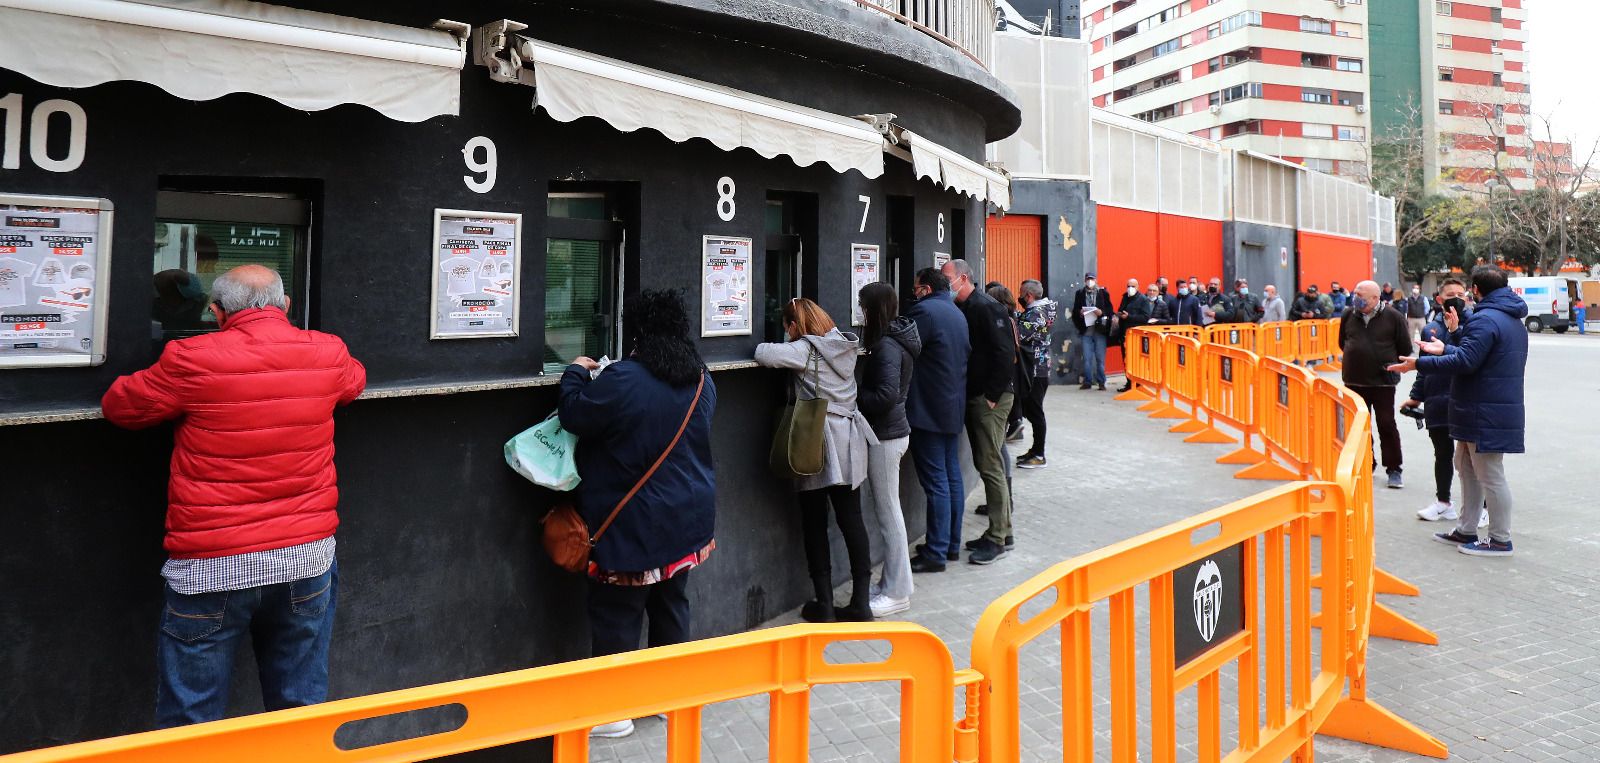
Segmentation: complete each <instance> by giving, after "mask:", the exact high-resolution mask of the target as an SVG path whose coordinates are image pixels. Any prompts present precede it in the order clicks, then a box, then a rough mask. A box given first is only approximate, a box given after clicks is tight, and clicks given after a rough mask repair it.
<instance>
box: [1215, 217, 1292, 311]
mask: <svg viewBox="0 0 1600 763" xmlns="http://www.w3.org/2000/svg"><path fill="white" fill-rule="evenodd" d="M1295 256H1296V255H1295V231H1294V229H1293V228H1280V227H1278V226H1275V225H1261V224H1259V223H1250V222H1242V221H1237V220H1232V221H1224V222H1223V223H1222V278H1223V280H1224V281H1225V282H1226V283H1228V284H1230V285H1231V284H1232V283H1233V281H1234V280H1235V279H1238V278H1245V279H1249V281H1250V290H1251V291H1253V292H1255V293H1256V294H1260V293H1262V291H1263V289H1264V288H1265V287H1266V285H1267V284H1269V283H1270V284H1273V285H1275V286H1277V287H1278V296H1280V297H1283V298H1284V299H1285V300H1286V301H1292V300H1293V299H1294V293H1295V272H1296V271H1295V265H1296V262H1295ZM1285 257H1287V259H1285Z"/></svg>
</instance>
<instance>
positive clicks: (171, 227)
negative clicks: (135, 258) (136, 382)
mask: <svg viewBox="0 0 1600 763" xmlns="http://www.w3.org/2000/svg"><path fill="white" fill-rule="evenodd" d="M156 207H157V212H156V215H157V217H156V224H155V236H154V253H153V257H152V260H151V261H152V267H151V272H152V274H153V281H154V289H153V299H152V304H151V319H152V320H153V321H154V322H155V324H156V326H155V327H156V328H157V329H158V330H159V331H160V336H161V337H162V338H163V339H179V338H182V337H186V336H195V335H197V334H203V333H206V332H208V331H215V330H217V328H218V325H217V317H216V315H215V314H214V313H212V311H211V309H210V305H211V301H212V296H211V295H212V286H213V284H214V283H215V282H216V280H217V277H218V276H220V275H222V274H223V273H226V272H228V271H229V270H231V269H233V268H236V267H238V266H240V265H264V266H266V267H268V268H271V269H272V270H274V271H276V272H277V273H278V275H279V277H281V278H282V279H283V290H284V295H285V296H287V297H288V298H289V300H290V305H289V311H288V314H289V319H290V321H291V322H293V323H294V324H295V325H297V326H300V327H302V328H304V327H305V326H306V324H307V321H306V316H307V315H308V312H307V309H308V307H309V305H308V304H307V302H308V301H309V300H308V299H306V274H307V272H308V270H307V264H306V263H307V240H308V235H307V233H308V228H309V225H308V223H309V217H308V215H307V212H306V210H307V206H306V204H305V202H303V201H299V200H296V199H290V198H284V197H280V196H273V195H262V196H252V195H245V194H205V193H175V192H169V191H163V192H162V193H161V194H160V196H159V198H158V202H157V205H156ZM220 218H232V219H220Z"/></svg>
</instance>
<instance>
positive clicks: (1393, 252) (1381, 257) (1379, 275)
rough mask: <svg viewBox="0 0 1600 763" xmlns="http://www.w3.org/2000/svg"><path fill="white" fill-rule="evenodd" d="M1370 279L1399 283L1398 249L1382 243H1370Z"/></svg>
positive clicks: (1379, 281)
mask: <svg viewBox="0 0 1600 763" xmlns="http://www.w3.org/2000/svg"><path fill="white" fill-rule="evenodd" d="M1372 280H1374V281H1377V282H1378V283H1383V282H1385V281H1387V282H1389V283H1392V284H1396V285H1398V284H1399V283H1400V250H1398V249H1396V248H1394V247H1392V246H1385V245H1383V244H1373V245H1372ZM1407 293H1410V292H1409V291H1408V292H1407Z"/></svg>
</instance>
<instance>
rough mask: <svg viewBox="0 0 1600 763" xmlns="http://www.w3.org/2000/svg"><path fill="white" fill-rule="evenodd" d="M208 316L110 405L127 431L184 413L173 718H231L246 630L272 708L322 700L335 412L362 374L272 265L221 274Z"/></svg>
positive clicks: (165, 711)
mask: <svg viewBox="0 0 1600 763" xmlns="http://www.w3.org/2000/svg"><path fill="white" fill-rule="evenodd" d="M211 310H212V311H213V312H214V313H216V316H217V325H219V326H221V330H220V331H216V332H212V333H209V334H204V335H201V336H197V337H191V338H189V339H182V340H178V341H174V342H170V343H168V344H167V346H166V347H165V349H163V351H162V353H161V359H160V360H158V361H157V362H156V364H155V365H153V366H151V367H149V368H147V369H145V370H143V371H139V372H137V373H134V374H132V375H130V376H123V377H120V378H118V379H117V380H116V381H115V382H114V383H112V385H111V389H110V390H108V391H107V392H106V394H105V398H104V399H103V400H102V401H101V403H100V405H101V408H102V409H103V410H104V411H105V416H106V418H107V419H108V420H110V421H111V423H113V424H116V425H118V426H121V427H126V428H129V429H141V428H144V427H149V426H153V425H155V424H159V423H161V422H164V421H176V422H177V431H176V433H175V436H174V445H173V449H172V468H171V475H170V477H169V484H168V488H167V522H166V527H167V534H166V540H165V542H164V544H163V545H164V546H165V547H166V550H167V554H168V557H169V558H168V560H167V562H166V564H164V565H163V566H162V568H161V575H162V577H163V578H165V579H166V587H165V592H164V595H165V606H164V607H163V611H162V615H161V632H160V634H159V635H158V645H157V650H156V662H157V674H158V675H157V687H156V725H157V726H160V727H163V728H165V727H170V726H181V725H184V724H189V723H201V722H204V721H211V720H216V719H218V718H221V717H222V716H223V714H224V712H225V711H226V710H227V702H228V685H229V680H230V678H231V677H232V673H233V661H234V660H233V657H234V654H235V653H236V652H237V650H238V648H239V644H240V643H241V642H243V641H244V640H245V638H246V637H251V638H252V639H253V641H254V651H255V655H256V664H257V668H258V670H259V674H260V677H261V693H262V704H263V705H264V706H265V707H266V709H267V710H280V709H283V708H287V707H298V706H301V705H309V704H314V703H317V702H321V701H323V700H325V699H327V696H328V644H329V640H330V637H331V636H332V633H333V613H334V602H335V596H336V594H337V592H338V577H339V574H338V565H337V564H336V563H335V560H334V539H333V533H334V530H335V529H337V528H338V526H339V515H338V513H337V511H336V509H337V507H338V503H339V487H338V480H337V476H336V475H335V473H334V468H333V410H334V408H336V407H338V406H341V405H344V404H346V403H349V402H350V401H352V400H355V399H356V396H357V395H359V394H361V390H362V389H363V388H365V387H366V383H367V372H366V369H365V368H364V367H362V365H361V363H360V362H358V361H356V359H355V358H352V357H350V352H349V351H348V350H347V349H346V348H345V345H344V342H343V341H340V339H339V338H338V337H335V336H333V335H331V334H324V333H321V332H318V331H306V330H304V329H300V328H297V327H295V326H294V325H292V324H291V323H290V322H289V317H288V310H289V298H288V297H287V296H285V295H284V292H283V280H282V279H281V278H279V276H278V274H277V273H276V272H274V271H272V270H270V269H268V268H266V267H263V266H261V265H241V266H239V267H236V268H234V269H232V270H230V271H228V272H227V273H224V274H222V275H221V276H218V277H217V279H216V281H215V282H214V283H213V284H212V286H211Z"/></svg>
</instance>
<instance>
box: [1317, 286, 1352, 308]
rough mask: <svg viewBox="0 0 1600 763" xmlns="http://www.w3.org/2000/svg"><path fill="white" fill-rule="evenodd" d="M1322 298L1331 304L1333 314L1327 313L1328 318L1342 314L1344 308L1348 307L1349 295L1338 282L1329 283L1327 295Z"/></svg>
mask: <svg viewBox="0 0 1600 763" xmlns="http://www.w3.org/2000/svg"><path fill="white" fill-rule="evenodd" d="M1322 296H1323V297H1325V298H1326V299H1327V300H1328V301H1329V302H1330V303H1332V304H1333V312H1330V313H1328V315H1330V316H1331V315H1335V314H1337V313H1342V312H1344V309H1345V308H1346V307H1349V306H1350V293H1349V292H1347V291H1345V290H1344V287H1343V286H1340V285H1339V282H1338V281H1333V282H1332V283H1329V284H1328V293H1327V294H1324V295H1322Z"/></svg>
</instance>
